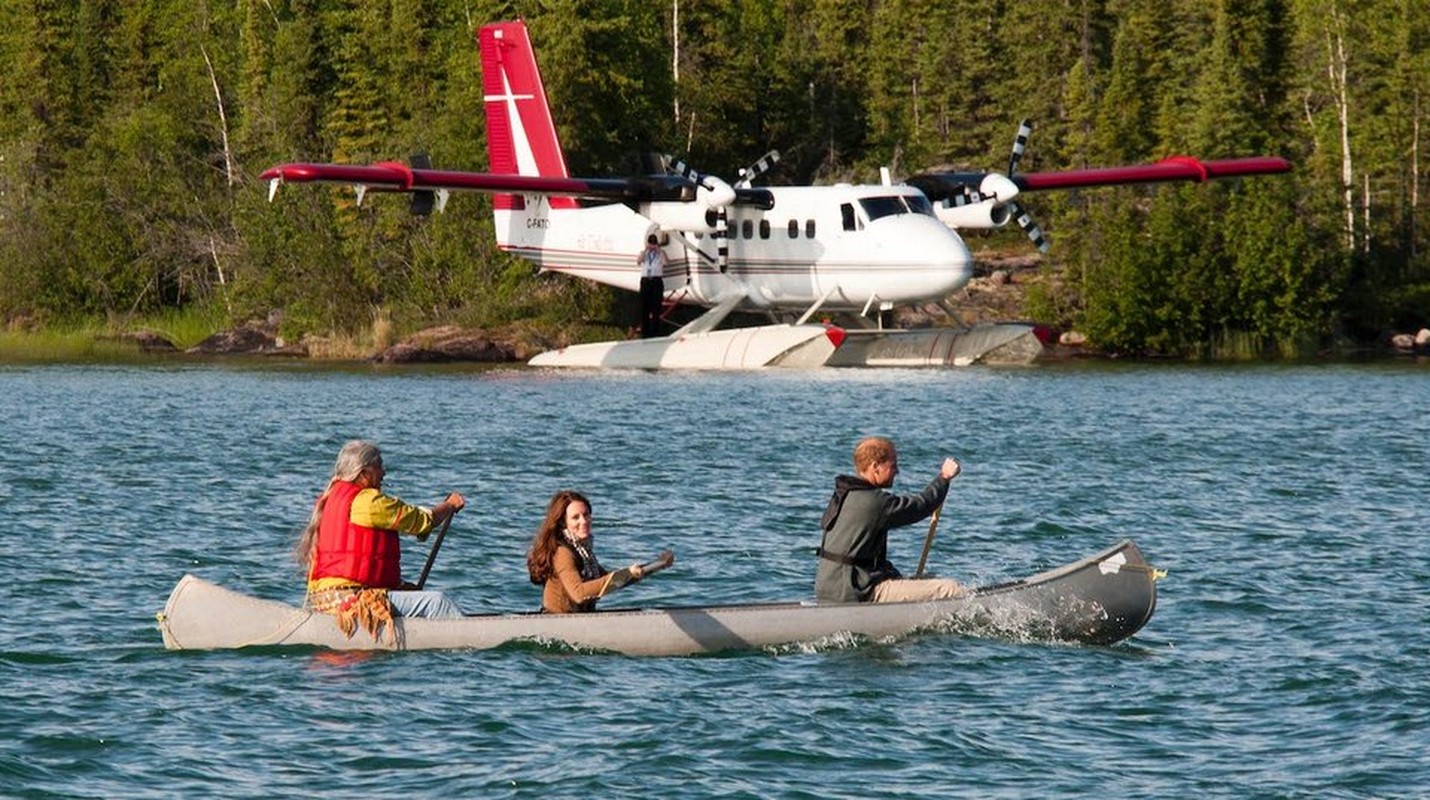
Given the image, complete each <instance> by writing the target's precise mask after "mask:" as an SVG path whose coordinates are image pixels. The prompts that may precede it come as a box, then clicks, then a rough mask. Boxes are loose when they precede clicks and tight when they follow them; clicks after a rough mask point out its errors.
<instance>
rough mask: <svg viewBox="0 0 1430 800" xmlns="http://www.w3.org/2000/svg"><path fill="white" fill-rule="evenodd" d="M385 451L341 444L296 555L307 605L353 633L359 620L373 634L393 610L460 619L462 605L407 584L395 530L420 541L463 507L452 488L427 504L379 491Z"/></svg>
mask: <svg viewBox="0 0 1430 800" xmlns="http://www.w3.org/2000/svg"><path fill="white" fill-rule="evenodd" d="M386 474H387V472H386V470H385V469H384V468H383V466H382V453H381V452H380V451H379V450H378V449H377V445H375V444H373V443H372V442H366V441H361V440H355V441H351V442H348V443H347V444H345V445H343V449H342V450H341V451H339V453H338V460H337V462H336V463H335V464H334V465H333V477H332V479H331V480H329V481H328V486H327V488H326V489H324V490H323V493H322V494H321V495H319V497H318V499H317V501H316V502H314V503H313V513H312V515H311V516H310V517H309V519H308V526H307V527H306V528H304V529H303V533H302V535H301V537H300V538H299V540H298V546H297V548H296V552H295V555H296V556H297V558H298V562H299V563H300V564H302V565H303V566H304V567H305V568H306V569H307V573H308V596H307V599H306V601H305V603H304V605H305V606H307V607H308V608H310V609H312V610H314V611H320V612H324V613H329V614H334V615H336V616H337V618H338V626H339V627H340V628H342V629H343V632H344V633H346V634H347V635H348V636H352V634H353V631H355V630H356V629H357V625H358V624H361V625H362V626H363V627H364V628H365V629H367V631H368V633H370V634H372V636H373V638H377V637H378V633H379V632H380V631H381V630H382V627H383V626H384V625H386V626H387V627H388V630H389V635H392V632H393V628H392V624H391V623H392V617H393V615H394V614H395V615H397V616H402V617H460V616H462V610H461V609H460V608H458V607H457V604H456V603H454V602H452V601H451V600H450V599H448V598H447V596H446V595H445V594H443V593H441V592H431V591H415V587H413V586H412V585H410V584H407V583H404V582H403V580H402V569H401V563H400V557H401V552H400V547H401V546H400V544H399V542H398V534H401V533H405V534H409V535H412V536H415V537H417V539H418V540H419V541H421V540H422V539H425V538H427V534H428V533H430V532H431V531H432V528H433V527H434V526H436V525H438V524H441V523H443V522H445V521H446V520H448V519H450V518H451V517H452V516H453V515H454V514H456V513H457V512H458V511H461V510H462V508H463V506H465V505H466V500H464V499H463V497H462V496H461V495H460V494H457V493H456V492H452V493H451V494H449V495H447V498H446V499H445V500H443V501H442V502H440V503H438V504H437V505H436V506H435V507H433V508H432V509H430V510H429V509H426V508H421V507H418V506H413V505H408V504H407V503H404V502H403V501H401V500H399V499H398V498H396V497H392V496H390V495H386V494H383V493H382V491H381V490H382V478H383V476H384V475H386Z"/></svg>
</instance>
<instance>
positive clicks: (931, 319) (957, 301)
mask: <svg viewBox="0 0 1430 800" xmlns="http://www.w3.org/2000/svg"><path fill="white" fill-rule="evenodd" d="M979 264H980V269H979V274H978V275H977V276H976V277H974V278H973V279H972V280H971V281H970V282H969V283H968V285H967V286H965V287H964V288H963V289H961V290H959V291H958V292H957V293H956V294H954V295H953V296H951V297H949V298H948V300H946V301H944V302H943V303H925V304H922V305H919V306H914V307H910V308H903V309H900V310H899V311H898V312H897V314H896V315H895V318H894V323H895V325H897V326H898V327H903V328H928V327H972V326H975V325H981V324H986V323H996V322H1007V321H1012V320H1019V321H1027V320H1026V317H1025V316H1024V315H1023V309H1024V301H1025V298H1026V295H1027V289H1028V287H1029V286H1030V285H1031V284H1032V283H1034V282H1036V281H1038V280H1040V279H1042V278H1041V276H1040V275H1039V271H1038V264H1037V260H1036V258H1030V257H1025V256H1020V257H1010V258H989V257H987V256H986V255H985V256H981V257H980V260H979ZM1040 327H1043V326H1040ZM1044 332H1047V331H1046V329H1045V330H1044V331H1040V336H1039V338H1042V339H1043V341H1044V353H1043V355H1042V356H1040V359H1046V360H1061V359H1065V358H1073V357H1079V356H1081V357H1089V356H1092V357H1095V356H1097V355H1099V354H1098V352H1097V351H1096V350H1095V349H1093V348H1090V347H1089V346H1088V343H1087V339H1086V337H1084V336H1083V335H1082V334H1081V333H1079V332H1077V331H1050V332H1048V333H1049V335H1048V336H1047V337H1046V338H1044V337H1043V335H1042V334H1043V333H1044ZM121 338H123V339H125V340H128V341H130V342H132V343H133V344H135V345H136V346H138V348H139V350H140V351H141V352H144V353H179V352H180V350H179V349H178V348H177V347H176V346H175V345H174V344H173V343H172V342H170V341H168V340H167V339H166V338H164V337H163V336H162V335H161V334H159V333H156V332H153V331H136V332H133V333H130V334H126V335H125V336H123V337H121ZM568 339H569V337H568V336H565V335H556V336H551V335H542V334H537V333H534V332H532V331H530V330H528V329H524V328H522V327H520V326H510V327H508V328H504V329H501V330H485V329H478V328H462V327H459V326H456V325H440V326H436V327H432V328H426V329H424V330H420V331H417V332H416V333H413V334H411V335H409V336H407V337H405V338H403V339H401V340H400V341H398V342H396V343H394V344H391V345H389V346H385V347H381V348H378V349H377V350H376V352H373V353H370V354H368V355H363V356H356V355H352V354H347V355H344V356H333V355H331V353H332V352H333V350H334V348H333V347H332V343H331V342H329V341H328V340H325V339H323V338H322V337H316V336H314V337H305V338H304V339H303V340H302V341H299V342H289V341H286V340H284V338H283V337H281V336H280V335H279V334H278V326H277V315H276V314H275V315H274V316H273V317H270V318H269V319H268V320H255V321H252V322H249V323H247V324H244V325H240V326H238V327H235V328H232V329H229V330H226V331H220V332H219V333H216V334H214V335H212V336H210V337H208V338H207V339H205V340H203V341H202V342H199V343H198V344H197V345H194V346H193V347H190V348H188V349H186V350H183V351H182V352H183V353H186V354H190V355H201V356H255V357H273V358H333V359H335V360H361V361H370V362H374V363H379V364H443V363H477V364H512V363H525V362H526V361H528V360H530V359H531V358H532V357H534V356H535V355H537V354H538V353H541V352H543V351H546V350H551V349H554V348H558V347H565V346H567V345H570V344H572V343H573V342H572V341H569V340H568ZM1367 352H1370V353H1374V354H1376V355H1390V356H1404V355H1411V356H1419V357H1424V356H1430V328H1422V329H1420V330H1419V331H1417V332H1415V333H1408V332H1401V333H1393V334H1386V335H1385V336H1383V337H1382V338H1381V341H1379V342H1377V343H1376V346H1374V347H1373V348H1369V349H1368V350H1367Z"/></svg>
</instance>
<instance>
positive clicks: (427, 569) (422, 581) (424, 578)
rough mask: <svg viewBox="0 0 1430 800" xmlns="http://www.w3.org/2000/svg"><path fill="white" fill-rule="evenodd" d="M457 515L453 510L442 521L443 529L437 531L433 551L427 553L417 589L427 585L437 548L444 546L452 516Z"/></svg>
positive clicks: (419, 589) (435, 558)
mask: <svg viewBox="0 0 1430 800" xmlns="http://www.w3.org/2000/svg"><path fill="white" fill-rule="evenodd" d="M455 516H457V512H455V511H453V512H452V513H450V514H448V515H447V519H445V520H443V521H442V530H440V531H437V539H436V540H435V541H434V542H432V552H430V553H428V554H427V563H426V564H425V565H424V566H423V567H422V577H420V578H418V579H417V590H418V591H421V590H422V587H423V586H426V585H427V576H428V575H429V574H430V573H431V572H432V563H433V562H434V561H436V560H437V550H438V549H439V548H441V547H442V539H443V538H444V537H445V536H446V535H447V528H448V527H450V526H451V524H452V517H455Z"/></svg>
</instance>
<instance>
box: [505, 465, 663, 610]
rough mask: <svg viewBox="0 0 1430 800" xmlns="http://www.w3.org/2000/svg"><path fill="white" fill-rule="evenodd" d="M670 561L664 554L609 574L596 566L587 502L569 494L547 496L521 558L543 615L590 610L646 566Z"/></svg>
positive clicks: (565, 491)
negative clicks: (542, 514)
mask: <svg viewBox="0 0 1430 800" xmlns="http://www.w3.org/2000/svg"><path fill="white" fill-rule="evenodd" d="M674 562H675V556H674V554H672V553H671V552H670V551H669V550H666V551H664V552H662V553H661V554H660V557H659V558H657V559H656V560H655V561H654V562H652V563H651V564H648V565H641V564H632V565H630V566H629V567H627V568H625V569H619V570H615V571H610V570H607V569H606V568H605V567H602V566H601V562H599V561H597V560H596V552H595V542H594V540H593V539H592V537H591V501H589V500H587V499H586V497H585V495H583V494H581V493H580V492H574V491H571V490H569V489H563V490H561V491H559V492H557V493H556V494H554V495H552V496H551V501H550V502H549V503H547V504H546V517H545V518H544V519H542V521H541V527H540V528H537V530H536V537H535V538H534V539H533V540H532V542H531V550H530V551H528V552H527V554H526V569H527V572H528V573H529V575H530V576H531V582H532V583H534V584H536V585H537V586H540V587H542V591H541V610H542V611H544V612H546V613H548V614H572V613H576V612H581V611H594V610H595V609H596V601H597V600H599V599H601V598H602V597H605V596H606V595H608V594H610V593H611V592H614V591H615V590H617V589H619V588H621V587H622V586H625V585H626V584H629V583H635V582H636V581H638V580H640V579H641V578H643V577H645V576H646V574H647V567H649V569H650V570H658V569H664V568H666V567H668V566H670V565H671V564H672V563H674Z"/></svg>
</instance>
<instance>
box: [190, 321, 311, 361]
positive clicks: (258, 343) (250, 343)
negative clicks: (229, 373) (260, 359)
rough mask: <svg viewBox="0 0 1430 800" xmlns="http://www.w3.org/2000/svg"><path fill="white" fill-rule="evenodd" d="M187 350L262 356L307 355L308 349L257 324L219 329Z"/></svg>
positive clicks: (206, 353) (208, 353)
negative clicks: (285, 341) (287, 342)
mask: <svg viewBox="0 0 1430 800" xmlns="http://www.w3.org/2000/svg"><path fill="white" fill-rule="evenodd" d="M185 352H187V353H193V354H196V355H226V356H233V355H261V356H306V355H308V350H307V348H306V347H304V346H303V345H301V344H296V345H290V344H285V343H284V342H282V341H280V340H279V339H278V337H277V336H275V335H274V334H272V333H270V332H268V331H266V330H264V329H263V328H260V327H258V326H255V325H242V326H240V327H237V328H234V329H232V330H227V331H219V332H218V333H215V334H214V335H213V336H210V337H209V338H207V339H205V340H203V341H202V342H199V343H198V344H196V345H194V346H193V347H190V348H189V349H188V350H186V351H185Z"/></svg>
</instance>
